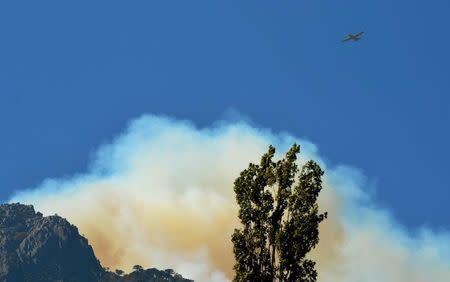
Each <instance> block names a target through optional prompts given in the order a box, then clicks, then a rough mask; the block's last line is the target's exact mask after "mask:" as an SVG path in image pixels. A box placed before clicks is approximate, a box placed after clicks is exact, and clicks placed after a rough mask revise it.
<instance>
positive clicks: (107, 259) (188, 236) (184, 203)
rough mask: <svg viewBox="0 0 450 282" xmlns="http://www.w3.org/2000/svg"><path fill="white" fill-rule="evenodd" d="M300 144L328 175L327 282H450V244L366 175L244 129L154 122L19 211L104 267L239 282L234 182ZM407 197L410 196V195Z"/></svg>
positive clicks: (323, 275)
mask: <svg viewBox="0 0 450 282" xmlns="http://www.w3.org/2000/svg"><path fill="white" fill-rule="evenodd" d="M293 142H297V143H299V144H300V145H301V148H302V152H301V155H300V156H301V157H300V159H299V164H300V165H301V164H302V163H304V162H305V161H306V160H309V159H314V160H316V161H318V162H319V163H320V164H321V166H322V167H323V168H324V169H325V171H326V174H325V177H324V190H323V191H322V194H321V196H320V199H319V201H320V203H319V204H320V206H321V208H322V209H323V210H326V211H328V212H329V215H330V216H329V219H328V220H327V221H326V222H325V223H323V224H322V226H321V230H320V232H321V233H320V243H319V246H318V248H317V249H316V250H315V251H314V253H313V254H312V256H313V257H314V258H315V259H316V260H317V262H318V269H319V281H323V282H331V281H333V282H341V281H342V282H344V281H345V282H360V281H365V282H372V281H374V282H375V281H376V282H379V281H385V282H390V281H392V282H394V281H395V282H419V281H420V282H423V281H434V282H441V281H442V282H444V281H448V279H449V277H450V257H449V254H450V236H449V235H448V234H447V233H445V232H440V233H436V232H433V231H431V230H425V229H424V230H420V231H417V232H415V233H414V234H411V233H409V232H407V231H405V230H404V229H403V228H402V227H401V226H400V225H399V224H398V223H396V222H395V221H393V219H392V217H391V216H390V215H389V214H388V213H387V212H386V211H383V210H380V209H377V208H376V207H374V204H373V203H372V202H371V199H370V197H369V196H368V194H367V193H366V192H365V191H366V188H367V182H366V181H365V179H364V177H363V175H362V174H361V173H359V172H358V170H356V169H353V168H350V167H345V166H337V167H327V165H326V164H325V163H324V162H323V161H322V159H321V158H320V156H319V155H318V151H317V149H316V147H315V146H314V145H313V144H311V143H309V142H307V141H304V140H299V139H297V138H294V137H292V136H290V135H289V134H278V133H272V132H270V131H269V130H264V129H260V128H257V127H255V126H251V125H249V124H248V123H245V122H239V121H233V122H219V123H216V124H214V125H213V126H211V127H208V128H197V127H195V126H194V125H193V124H191V123H189V122H187V121H180V120H174V119H169V118H164V117H156V116H144V117H142V118H140V119H137V120H134V121H132V122H131V123H130V125H129V127H128V129H127V130H126V132H124V133H123V134H122V135H121V136H119V137H118V138H116V139H115V140H114V141H112V142H111V143H110V144H109V145H104V146H102V147H101V148H100V149H99V150H98V152H97V154H96V157H95V159H94V160H93V162H92V165H91V167H90V168H89V169H88V172H87V173H85V174H80V175H76V176H73V177H72V178H69V179H48V180H45V181H43V183H42V185H40V186H39V187H37V188H33V189H28V190H23V191H21V192H19V193H17V194H16V195H15V196H14V197H13V198H12V199H11V200H10V201H11V202H17V201H20V202H23V203H29V204H33V205H35V208H36V209H37V210H40V211H41V212H43V213H44V214H47V215H48V214H55V213H57V214H59V215H61V216H63V217H66V218H67V219H68V220H69V221H71V222H72V223H73V224H75V225H77V226H78V227H79V229H80V232H81V233H83V234H84V235H85V236H86V237H87V238H88V239H89V242H90V243H91V244H92V246H93V248H94V250H95V253H96V255H97V257H98V258H99V259H100V261H101V262H102V264H103V265H104V266H108V267H110V268H112V269H115V268H121V269H124V270H127V271H129V270H130V269H131V267H132V266H133V265H134V264H141V265H143V266H144V267H157V268H173V269H175V270H176V271H178V272H180V273H181V274H183V275H184V276H186V277H190V278H193V279H195V280H196V281H200V282H202V281H229V280H230V279H231V278H232V266H233V263H234V259H233V254H232V245H231V243H230V235H231V233H232V231H233V229H234V227H236V226H237V225H238V221H237V206H236V204H235V199H234V194H233V190H232V187H233V181H234V179H235V178H236V177H237V176H238V175H239V172H240V171H241V170H243V169H244V168H246V167H247V165H248V163H249V162H258V160H259V158H260V156H261V154H262V153H263V152H265V151H266V150H267V147H268V145H269V144H273V145H275V147H276V148H277V150H278V153H279V156H281V154H283V153H284V152H285V151H286V150H287V149H288V148H289V147H290V145H291V144H292V143H293ZM405 197H407V195H405Z"/></svg>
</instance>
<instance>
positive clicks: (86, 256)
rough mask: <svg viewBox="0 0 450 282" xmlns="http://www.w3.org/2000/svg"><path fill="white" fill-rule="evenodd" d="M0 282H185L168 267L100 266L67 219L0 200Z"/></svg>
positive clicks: (87, 244)
mask: <svg viewBox="0 0 450 282" xmlns="http://www.w3.org/2000/svg"><path fill="white" fill-rule="evenodd" d="M0 281H1V282H3V281H5V282H20V281H33V282H38V281H61V282H66V281H74V282H75V281H80V282H90V281H92V282H94V281H104V282H116V281H117V282H121V281H126V282H134V281H149V282H152V281H155V282H156V281H158V282H159V281H168V282H187V281H192V280H188V279H184V278H183V277H182V276H181V275H179V274H177V273H176V272H174V271H173V270H171V269H167V270H165V271H160V270H157V269H155V268H151V269H146V270H144V269H142V268H138V269H136V270H135V271H134V272H132V273H129V274H125V275H124V274H122V273H120V275H119V274H116V273H113V272H110V271H107V270H106V269H104V268H103V267H102V265H101V263H100V261H99V260H98V259H97V258H96V257H95V254H94V251H93V249H92V247H91V246H90V245H89V243H88V240H87V239H86V238H84V237H83V236H81V235H80V234H79V232H78V228H77V227H76V226H75V225H72V224H70V223H69V222H68V221H67V220H66V219H64V218H62V217H60V216H57V215H54V216H47V217H44V216H43V215H42V214H41V213H39V212H35V210H34V208H33V206H31V205H22V204H19V203H15V204H0Z"/></svg>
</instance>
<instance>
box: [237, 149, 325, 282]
mask: <svg viewBox="0 0 450 282" xmlns="http://www.w3.org/2000/svg"><path fill="white" fill-rule="evenodd" d="M299 152H300V146H299V145H297V144H294V145H293V146H292V147H291V148H290V150H289V151H288V152H287V153H286V155H285V157H284V158H283V159H281V160H279V161H277V162H274V161H273V157H274V155H275V148H274V147H273V146H269V150H268V152H267V153H265V154H264V155H263V156H262V157H261V161H260V163H259V165H256V164H253V163H250V164H249V166H248V168H247V169H245V170H244V171H242V172H241V174H240V176H239V177H238V178H237V179H236V180H235V182H234V192H235V194H236V201H237V203H238V205H239V219H240V221H241V223H242V228H240V229H235V230H234V233H233V235H232V242H233V245H234V247H233V251H234V256H235V259H236V264H235V266H234V270H235V272H236V276H235V278H234V280H233V281H235V282H248V281H262V282H265V281H293V282H294V281H295V282H314V281H316V279H317V272H316V270H315V268H314V267H315V262H314V261H312V260H310V259H308V258H306V255H307V254H308V253H309V251H310V250H311V249H313V248H314V247H315V246H316V245H317V243H318V242H319V230H318V227H319V223H320V222H321V221H322V220H324V219H325V218H326V216H327V213H323V214H319V211H318V204H317V197H318V195H319V192H320V191H321V189H322V179H321V178H322V175H323V173H324V172H323V171H322V169H321V168H320V166H319V165H318V164H317V163H315V162H314V161H308V162H306V164H304V165H303V167H302V169H301V171H300V173H298V172H299V169H298V166H297V164H296V160H297V154H298V153H299ZM296 177H297V179H296Z"/></svg>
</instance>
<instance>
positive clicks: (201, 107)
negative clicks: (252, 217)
mask: <svg viewBox="0 0 450 282" xmlns="http://www.w3.org/2000/svg"><path fill="white" fill-rule="evenodd" d="M449 8H450V3H448V1H443V0H436V1H433V2H432V3H431V2H429V1H408V2H405V1H403V2H402V1H387V0H379V1H356V0H355V1H353V0H346V1H310V0H302V1H283V2H276V1H177V2H175V1H173V2H169V1H159V2H156V1H134V2H133V3H129V2H128V3H125V2H123V1H96V2H95V3H93V2H92V1H77V2H76V3H68V2H61V1H45V2H42V1H39V2H36V1H28V2H25V1H24V2H21V3H19V2H18V1H15V2H9V3H6V2H5V1H3V2H1V3H0V130H1V137H2V138H0V156H1V162H0V200H3V201H4V200H6V199H8V198H9V196H10V195H11V193H12V192H13V191H14V190H18V189H22V188H26V187H31V186H36V185H37V184H39V183H40V182H41V181H42V180H43V179H44V178H47V177H64V176H70V175H73V174H75V173H79V172H83V171H85V170H86V169H87V168H86V167H87V164H88V162H89V160H90V158H91V156H92V153H93V152H94V151H95V149H96V148H97V147H98V146H99V145H100V144H103V143H105V142H107V141H108V140H110V139H111V138H113V137H114V136H116V135H117V134H120V132H121V131H122V130H123V129H124V128H125V126H126V124H127V122H128V121H129V120H130V119H133V118H136V117H138V116H140V115H142V114H144V113H153V114H165V115H170V116H174V117H177V118H183V119H189V120H192V121H193V122H195V123H196V124H198V125H199V126H207V125H210V124H211V123H213V122H214V121H216V120H218V119H220V118H221V117H223V116H224V113H225V112H226V111H227V110H228V109H231V108H232V109H236V110H237V111H239V112H241V113H242V114H243V115H246V116H248V117H249V118H250V119H252V120H253V122H255V123H257V124H259V125H261V126H263V127H268V128H271V129H273V130H274V131H288V132H290V133H292V134H294V135H296V136H300V137H306V138H308V139H309V140H311V141H312V142H314V143H315V144H317V145H318V146H319V149H320V151H321V154H322V155H323V156H325V157H327V158H328V160H327V161H329V162H330V163H332V164H338V163H345V164H350V165H353V166H356V167H358V168H360V169H362V170H363V171H364V173H365V174H366V175H367V176H368V177H369V179H370V180H371V181H373V182H374V183H376V187H377V191H376V195H375V198H376V200H377V203H378V204H379V205H380V206H383V207H387V208H389V209H390V210H391V211H392V212H393V214H394V216H395V217H396V218H397V219H398V220H399V221H401V222H402V223H404V224H405V225H406V226H408V227H417V226H421V225H429V226H433V227H443V226H444V227H449V226H450V222H449V221H448V216H447V208H446V206H447V201H448V199H449V198H450V191H449V188H450V187H449V185H448V181H447V177H446V175H447V174H446V173H447V171H448V168H449V165H448V159H449V158H450V150H449V147H448V144H450V133H449V132H448V129H447V128H448V123H449V121H450V111H449V107H450V106H449V102H450V98H449V97H448V94H449V92H450V80H449V77H450V76H449V74H450V67H449V66H450V55H449V54H448V50H450V39H449V38H448V37H447V36H446V34H447V33H448V30H447V29H448V28H447V27H448V26H450V19H448V17H447V11H448V10H449ZM360 30H363V31H365V32H366V36H365V38H364V39H363V40H361V41H360V42H357V43H350V44H342V43H341V42H340V40H341V38H342V37H343V36H344V35H345V34H347V33H349V32H358V31H360Z"/></svg>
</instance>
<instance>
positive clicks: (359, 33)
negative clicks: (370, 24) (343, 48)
mask: <svg viewBox="0 0 450 282" xmlns="http://www.w3.org/2000/svg"><path fill="white" fill-rule="evenodd" d="M363 34H364V31H361V32H358V33H357V34H355V37H361V35H363Z"/></svg>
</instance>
